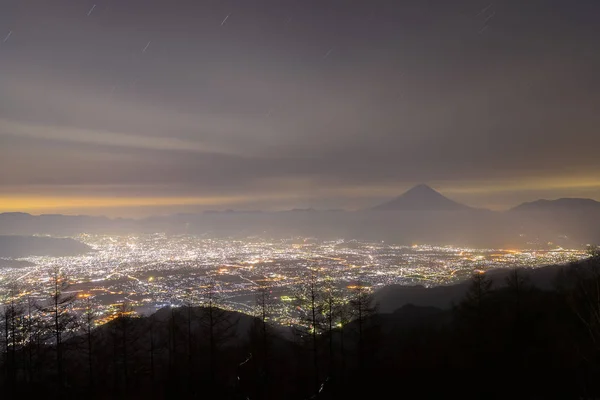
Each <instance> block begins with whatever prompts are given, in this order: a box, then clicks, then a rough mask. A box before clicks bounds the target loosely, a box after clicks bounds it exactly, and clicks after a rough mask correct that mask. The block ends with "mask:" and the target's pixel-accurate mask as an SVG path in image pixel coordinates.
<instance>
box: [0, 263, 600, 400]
mask: <svg viewBox="0 0 600 400" xmlns="http://www.w3.org/2000/svg"><path fill="white" fill-rule="evenodd" d="M552 271H553V272H554V277H553V279H552V281H553V283H552V285H550V284H546V285H545V287H544V288H540V287H536V285H535V284H534V280H532V279H530V277H529V276H528V275H527V271H523V270H513V271H512V272H511V273H509V274H505V275H503V276H500V275H496V276H491V277H490V276H486V275H484V274H476V275H474V276H473V278H472V280H471V282H470V283H469V284H468V286H465V291H464V292H463V295H462V297H461V298H460V299H459V300H458V301H457V302H455V303H454V305H453V306H452V307H446V308H437V307H431V306H416V305H411V304H407V305H404V306H402V307H401V308H399V309H397V310H395V311H394V312H389V313H379V314H378V313H376V312H375V304H374V302H373V300H374V299H373V297H372V295H370V294H368V292H365V291H362V290H358V291H357V293H356V295H355V296H354V298H353V299H352V301H351V302H350V303H349V304H347V305H345V306H342V305H341V304H338V302H337V301H336V299H335V298H334V297H333V296H332V295H330V293H331V291H330V290H328V289H327V287H326V286H320V285H314V286H311V285H309V287H307V288H301V289H299V292H298V293H299V294H298V296H297V301H298V303H299V307H300V309H301V310H303V311H304V313H303V317H304V318H305V321H306V322H307V323H308V324H309V325H310V326H311V328H309V329H306V330H304V331H293V332H291V331H290V330H287V329H285V328H281V327H276V326H272V325H270V324H269V319H268V314H269V301H270V300H269V297H268V292H266V291H263V292H261V293H259V295H258V296H257V310H258V311H257V317H249V316H247V315H242V314H237V313H233V312H227V311H223V310H221V309H219V308H218V306H215V304H217V303H216V301H215V302H213V299H212V297H209V299H208V301H206V299H205V301H204V302H203V305H202V306H201V307H197V306H194V307H181V308H174V309H169V308H166V309H162V310H159V311H158V312H156V313H155V314H154V315H152V316H149V317H133V316H131V314H130V313H129V310H128V309H127V306H126V305H124V306H123V307H122V310H121V312H120V313H119V316H118V318H116V319H114V320H113V321H111V322H109V323H107V324H105V325H102V326H101V327H99V328H95V329H91V326H92V322H93V318H94V315H93V313H92V312H91V311H92V309H91V307H88V308H86V307H85V304H84V305H83V306H82V307H83V308H84V309H85V310H86V311H87V312H84V315H83V317H82V318H80V319H79V320H78V321H76V320H75V319H74V318H72V317H70V314H69V313H68V309H67V307H66V306H65V307H63V305H65V304H67V303H68V302H70V301H73V300H72V299H70V298H68V297H66V296H64V295H63V294H62V293H56V294H57V296H55V297H54V298H53V299H52V300H54V301H53V302H49V304H50V305H48V306H46V307H45V308H44V307H40V306H37V307H35V308H32V307H31V305H30V304H27V303H24V302H20V303H17V302H13V303H10V304H9V305H7V306H6V307H5V309H4V312H3V314H2V325H1V328H2V339H1V341H2V354H1V355H2V358H1V366H0V370H1V373H2V379H1V381H0V383H1V389H0V393H2V397H3V398H36V397H39V398H41V397H44V398H74V399H75V398H76V399H96V398H98V399H112V398H128V399H138V398H139V399H149V398H169V399H175V398H186V399H189V398H206V399H215V398H218V399H354V398H369V399H379V398H381V399H387V398H458V399H500V398H527V399H548V398H556V399H580V398H598V397H600V379H598V378H599V377H600V357H599V356H600V352H599V350H600V258H599V257H592V258H591V259H589V260H587V261H584V262H579V263H577V264H572V265H568V266H564V267H560V268H559V267H554V269H553V270H552ZM492 279H496V280H500V279H501V280H502V284H498V283H499V282H496V284H493V283H492ZM315 282H318V281H315ZM386 296H389V294H386ZM82 304H83V303H82ZM88 305H89V300H88ZM313 311H314V312H313ZM36 315H38V316H41V315H45V316H46V319H44V321H46V322H42V320H41V319H39V318H37V317H36ZM48 321H50V322H48ZM312 327H314V329H313V328H312ZM69 331H71V332H78V335H77V336H73V335H72V334H69V333H68V332H69ZM57 343H58V345H57Z"/></svg>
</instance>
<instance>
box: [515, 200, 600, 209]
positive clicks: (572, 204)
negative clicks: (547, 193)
mask: <svg viewBox="0 0 600 400" xmlns="http://www.w3.org/2000/svg"><path fill="white" fill-rule="evenodd" d="M596 210H599V211H600V202H598V201H596V200H592V199H579V198H562V199H557V200H537V201H532V202H529V203H523V204H520V205H518V206H516V207H514V208H512V209H511V211H596Z"/></svg>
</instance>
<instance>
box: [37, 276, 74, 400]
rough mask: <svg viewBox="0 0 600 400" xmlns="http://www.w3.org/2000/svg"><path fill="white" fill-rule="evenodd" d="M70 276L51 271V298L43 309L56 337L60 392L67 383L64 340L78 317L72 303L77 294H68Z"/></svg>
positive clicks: (57, 372) (57, 380) (51, 330)
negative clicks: (73, 310)
mask: <svg viewBox="0 0 600 400" xmlns="http://www.w3.org/2000/svg"><path fill="white" fill-rule="evenodd" d="M69 286H70V284H69V279H68V277H67V276H66V275H65V274H64V273H63V272H62V271H61V270H60V268H59V267H55V268H53V269H52V270H51V271H50V288H49V295H50V299H49V300H48V302H47V305H46V306H43V307H42V308H41V311H42V312H44V313H45V314H46V315H48V317H49V319H50V321H51V322H50V326H49V331H50V332H51V334H52V337H53V339H54V346H55V350H56V375H57V376H56V386H57V390H58V392H59V394H60V393H61V392H62V390H63V388H64V384H65V371H64V364H63V350H64V349H63V340H64V338H65V335H66V334H67V333H68V332H69V331H70V330H71V329H73V328H74V327H75V324H76V317H75V314H74V313H73V312H72V304H73V301H74V300H75V296H74V295H72V294H68V293H66V292H67V289H68V288H69Z"/></svg>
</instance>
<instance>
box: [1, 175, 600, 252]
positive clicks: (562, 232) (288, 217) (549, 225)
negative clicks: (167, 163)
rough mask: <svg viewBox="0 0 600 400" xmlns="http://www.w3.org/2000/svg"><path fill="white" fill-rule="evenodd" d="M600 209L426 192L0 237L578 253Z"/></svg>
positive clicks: (9, 224)
mask: <svg viewBox="0 0 600 400" xmlns="http://www.w3.org/2000/svg"><path fill="white" fill-rule="evenodd" d="M599 219H600V202H597V201H595V200H591V199H558V200H538V201H534V202H531V203H524V204H521V205H519V206H517V207H515V208H513V209H511V210H508V211H504V212H495V211H490V210H483V209H478V208H473V207H469V206H468V205H464V204H461V203H458V202H456V201H454V200H451V199H449V198H447V197H445V196H444V195H442V194H440V193H439V192H437V191H435V190H434V189H432V188H431V187H429V186H427V185H418V186H415V187H413V188H411V189H410V190H408V191H407V192H405V193H404V194H402V195H400V196H398V197H396V198H394V199H392V200H390V201H388V202H385V203H383V204H380V205H377V206H375V207H373V208H369V209H366V210H360V211H355V212H349V211H343V210H321V211H320V210H315V209H312V208H306V209H293V210H287V211H282V212H258V211H251V212H245V211H235V210H226V211H210V212H205V213H197V214H174V215H167V216H154V217H149V218H145V219H140V220H135V219H126V218H118V219H110V218H106V217H92V216H84V215H78V216H75V215H37V216H36V215H30V214H26V213H4V214H0V235H35V234H41V235H53V236H74V235H77V234H80V233H97V234H115V235H119V234H130V233H157V232H164V233H167V234H198V235H209V236H214V237H236V238H245V237H248V236H256V235H260V236H265V237H270V238H277V237H294V236H302V237H316V238H320V239H326V240H329V239H331V240H336V239H339V238H345V239H357V240H364V241H382V240H383V241H387V242H393V243H397V244H407V245H408V244H414V243H428V244H452V245H461V246H462V245H464V246H473V247H478V246H483V247H488V246H490V247H492V246H493V247H496V248H498V247H504V248H512V247H520V248H523V247H539V246H546V245H547V246H553V245H560V246H563V247H568V246H581V245H584V244H588V243H600V225H599V224H597V222H596V221H598V220H599Z"/></svg>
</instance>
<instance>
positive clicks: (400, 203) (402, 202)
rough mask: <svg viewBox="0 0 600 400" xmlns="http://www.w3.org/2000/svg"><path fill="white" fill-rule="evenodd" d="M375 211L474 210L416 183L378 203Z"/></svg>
mask: <svg viewBox="0 0 600 400" xmlns="http://www.w3.org/2000/svg"><path fill="white" fill-rule="evenodd" d="M371 210H375V211H466V210H474V208H472V207H469V206H467V205H465V204H461V203H458V202H456V201H454V200H451V199H449V198H447V197H446V196H444V195H443V194H441V193H440V192H438V191H436V190H434V189H432V188H431V187H430V186H428V185H425V184H419V185H416V186H414V187H412V188H410V189H409V190H407V191H406V192H404V193H403V194H401V195H400V196H398V197H396V198H394V199H392V200H389V201H387V202H385V203H382V204H379V205H377V206H375V207H373V208H371Z"/></svg>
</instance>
